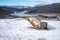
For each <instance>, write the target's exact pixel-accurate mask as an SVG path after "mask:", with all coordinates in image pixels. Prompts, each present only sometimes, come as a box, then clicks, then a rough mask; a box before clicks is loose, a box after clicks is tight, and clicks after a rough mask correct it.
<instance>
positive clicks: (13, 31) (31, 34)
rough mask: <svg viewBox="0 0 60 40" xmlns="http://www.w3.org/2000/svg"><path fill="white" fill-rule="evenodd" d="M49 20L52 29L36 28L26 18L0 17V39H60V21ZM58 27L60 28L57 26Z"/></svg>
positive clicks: (49, 26)
mask: <svg viewBox="0 0 60 40" xmlns="http://www.w3.org/2000/svg"><path fill="white" fill-rule="evenodd" d="M44 22H48V28H52V27H53V28H56V29H52V30H36V29H33V28H31V27H32V25H31V24H30V23H29V22H28V21H27V20H25V19H21V18H18V19H0V40H60V27H59V26H58V25H59V24H60V22H59V21H44ZM55 25H56V26H55ZM57 27H58V28H57Z"/></svg>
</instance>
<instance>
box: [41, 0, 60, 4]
mask: <svg viewBox="0 0 60 40" xmlns="http://www.w3.org/2000/svg"><path fill="white" fill-rule="evenodd" d="M42 1H45V2H48V3H60V0H42Z"/></svg>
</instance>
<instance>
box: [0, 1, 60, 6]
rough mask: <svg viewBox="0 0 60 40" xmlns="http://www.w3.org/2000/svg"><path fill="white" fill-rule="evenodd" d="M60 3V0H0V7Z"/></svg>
mask: <svg viewBox="0 0 60 40" xmlns="http://www.w3.org/2000/svg"><path fill="white" fill-rule="evenodd" d="M51 3H60V0H0V5H24V6H35V5H37V4H40V5H43V4H51Z"/></svg>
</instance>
